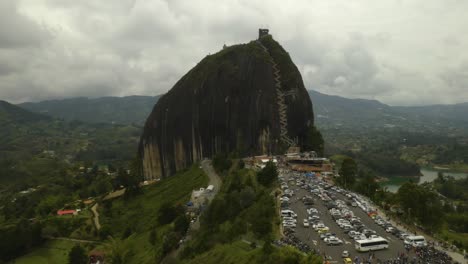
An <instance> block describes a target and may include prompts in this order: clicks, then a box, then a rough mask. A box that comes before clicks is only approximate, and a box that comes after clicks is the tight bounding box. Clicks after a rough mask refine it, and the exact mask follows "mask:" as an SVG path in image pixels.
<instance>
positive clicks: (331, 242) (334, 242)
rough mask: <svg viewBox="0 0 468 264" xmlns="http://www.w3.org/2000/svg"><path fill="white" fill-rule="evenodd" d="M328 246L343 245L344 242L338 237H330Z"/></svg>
mask: <svg viewBox="0 0 468 264" xmlns="http://www.w3.org/2000/svg"><path fill="white" fill-rule="evenodd" d="M326 243H327V245H330V246H334V245H341V244H343V241H341V240H340V239H338V238H336V237H330V238H328V239H327V240H326Z"/></svg>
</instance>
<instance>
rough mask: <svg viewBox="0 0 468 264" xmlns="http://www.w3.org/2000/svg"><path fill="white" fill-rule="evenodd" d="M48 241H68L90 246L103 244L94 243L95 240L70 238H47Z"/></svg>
mask: <svg viewBox="0 0 468 264" xmlns="http://www.w3.org/2000/svg"><path fill="white" fill-rule="evenodd" d="M45 238H47V239H53V240H66V241H72V242H79V243H89V244H101V243H102V242H99V241H94V240H84V239H75V238H68V237H45Z"/></svg>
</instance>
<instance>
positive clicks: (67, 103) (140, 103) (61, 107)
mask: <svg viewBox="0 0 468 264" xmlns="http://www.w3.org/2000/svg"><path fill="white" fill-rule="evenodd" d="M159 97H160V96H126V97H101V98H96V99H90V98H85V97H78V98H70V99H62V100H48V101H42V102H37V103H22V104H19V106H21V107H23V108H24V109H27V110H30V111H32V112H36V113H41V114H45V115H49V116H52V117H56V118H61V119H65V120H79V121H84V122H90V123H118V124H132V123H134V124H138V125H142V124H143V123H144V122H145V120H146V118H147V117H148V115H149V113H150V112H151V110H152V109H153V106H154V105H155V104H156V102H157V101H158V99H159Z"/></svg>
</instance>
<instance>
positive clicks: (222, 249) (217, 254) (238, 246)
mask: <svg viewBox="0 0 468 264" xmlns="http://www.w3.org/2000/svg"><path fill="white" fill-rule="evenodd" d="M260 250H261V249H255V250H253V249H252V248H250V246H249V245H248V244H247V243H245V242H242V241H236V242H233V243H231V244H223V245H217V246H216V247H215V248H213V249H211V250H210V251H208V252H205V253H203V254H201V255H199V256H197V257H195V258H193V259H189V260H186V261H185V262H183V263H193V264H198V263H199V264H211V263H213V264H218V263H224V264H228V263H233V264H234V263H236V264H238V263H254V262H255V260H256V259H257V257H258V256H259V255H260Z"/></svg>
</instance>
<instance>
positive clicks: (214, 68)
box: [139, 35, 313, 179]
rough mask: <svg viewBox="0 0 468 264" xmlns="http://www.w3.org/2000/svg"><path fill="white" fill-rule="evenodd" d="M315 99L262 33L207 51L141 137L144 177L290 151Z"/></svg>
mask: <svg viewBox="0 0 468 264" xmlns="http://www.w3.org/2000/svg"><path fill="white" fill-rule="evenodd" d="M312 125H313V112H312V103H311V101H310V98H309V96H308V94H307V91H306V89H305V88H304V83H303V81H302V78H301V75H300V73H299V71H298V69H297V67H296V66H295V65H294V64H293V62H292V61H291V58H290V57H289V54H288V53H287V52H286V51H285V50H284V49H283V48H282V47H281V46H280V45H279V44H278V43H277V42H276V41H274V40H273V38H272V37H271V35H266V36H262V37H261V38H259V40H256V41H252V42H250V43H248V44H242V45H235V46H231V47H226V48H223V50H221V51H220V52H218V53H216V54H213V55H209V56H207V57H205V58H204V59H203V60H202V61H201V62H200V63H198V65H196V66H195V67H194V68H193V69H192V70H190V71H189V72H188V73H187V74H186V75H185V76H183V77H182V79H180V80H179V81H178V82H177V83H176V84H175V86H174V87H173V88H172V89H171V90H170V91H169V92H168V93H167V94H165V95H164V96H163V97H162V98H160V99H159V101H158V103H157V104H156V105H155V107H154V109H153V111H152V113H151V114H150V116H149V117H148V119H147V121H146V124H145V128H144V132H143V135H142V137H141V141H140V147H139V155H140V157H141V159H142V165H143V173H144V175H145V178H146V179H157V178H161V177H166V176H170V175H171V174H174V173H175V172H176V171H178V170H181V169H183V168H186V167H187V166H189V165H191V164H192V163H194V162H196V161H199V160H201V159H203V158H205V157H208V158H210V157H212V156H213V155H215V154H216V153H230V152H233V151H236V152H237V153H239V154H240V155H242V156H247V155H259V154H268V153H273V154H278V153H284V151H285V150H286V149H287V147H289V146H302V145H303V144H304V142H305V140H306V137H307V131H308V129H309V127H310V126H312Z"/></svg>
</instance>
